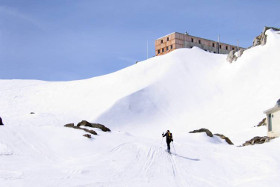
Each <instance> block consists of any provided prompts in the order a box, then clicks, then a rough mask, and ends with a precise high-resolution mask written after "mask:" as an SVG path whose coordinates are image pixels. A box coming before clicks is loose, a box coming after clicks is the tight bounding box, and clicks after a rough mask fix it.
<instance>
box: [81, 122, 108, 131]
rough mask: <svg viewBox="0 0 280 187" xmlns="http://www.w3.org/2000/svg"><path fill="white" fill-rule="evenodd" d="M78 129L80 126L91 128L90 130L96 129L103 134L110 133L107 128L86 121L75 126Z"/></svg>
mask: <svg viewBox="0 0 280 187" xmlns="http://www.w3.org/2000/svg"><path fill="white" fill-rule="evenodd" d="M77 126H78V127H80V126H86V127H92V128H98V129H100V130H102V131H103V132H110V131H111V130H110V129H109V128H107V127H106V126H104V125H102V124H99V123H89V122H88V121H86V120H83V121H81V122H80V123H78V124H77Z"/></svg>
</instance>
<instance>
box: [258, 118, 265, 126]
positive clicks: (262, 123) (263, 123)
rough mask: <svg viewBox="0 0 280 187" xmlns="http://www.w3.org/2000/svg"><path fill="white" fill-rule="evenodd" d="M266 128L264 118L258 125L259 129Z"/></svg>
mask: <svg viewBox="0 0 280 187" xmlns="http://www.w3.org/2000/svg"><path fill="white" fill-rule="evenodd" d="M261 126H266V118H263V119H262V121H261V122H259V124H258V125H257V127H261Z"/></svg>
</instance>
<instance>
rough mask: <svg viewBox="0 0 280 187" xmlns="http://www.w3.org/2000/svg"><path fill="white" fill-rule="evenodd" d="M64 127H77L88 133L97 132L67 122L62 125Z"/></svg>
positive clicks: (94, 133)
mask: <svg viewBox="0 0 280 187" xmlns="http://www.w3.org/2000/svg"><path fill="white" fill-rule="evenodd" d="M64 127H69V128H73V129H79V130H83V131H85V132H88V133H90V134H93V135H97V133H96V132H95V131H94V130H89V129H86V128H81V127H79V126H75V125H74V123H68V124H66V125H64Z"/></svg>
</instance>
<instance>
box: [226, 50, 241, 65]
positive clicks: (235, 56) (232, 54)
mask: <svg viewBox="0 0 280 187" xmlns="http://www.w3.org/2000/svg"><path fill="white" fill-rule="evenodd" d="M243 52H244V49H240V50H239V51H237V52H235V51H234V50H232V51H230V52H229V54H228V56H227V61H228V62H230V63H232V62H233V61H236V60H237V59H238V58H239V57H240V56H241V55H242V54H243Z"/></svg>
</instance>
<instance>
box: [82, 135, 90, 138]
mask: <svg viewBox="0 0 280 187" xmlns="http://www.w3.org/2000/svg"><path fill="white" fill-rule="evenodd" d="M83 136H85V137H87V138H91V135H90V134H84V135H83Z"/></svg>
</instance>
